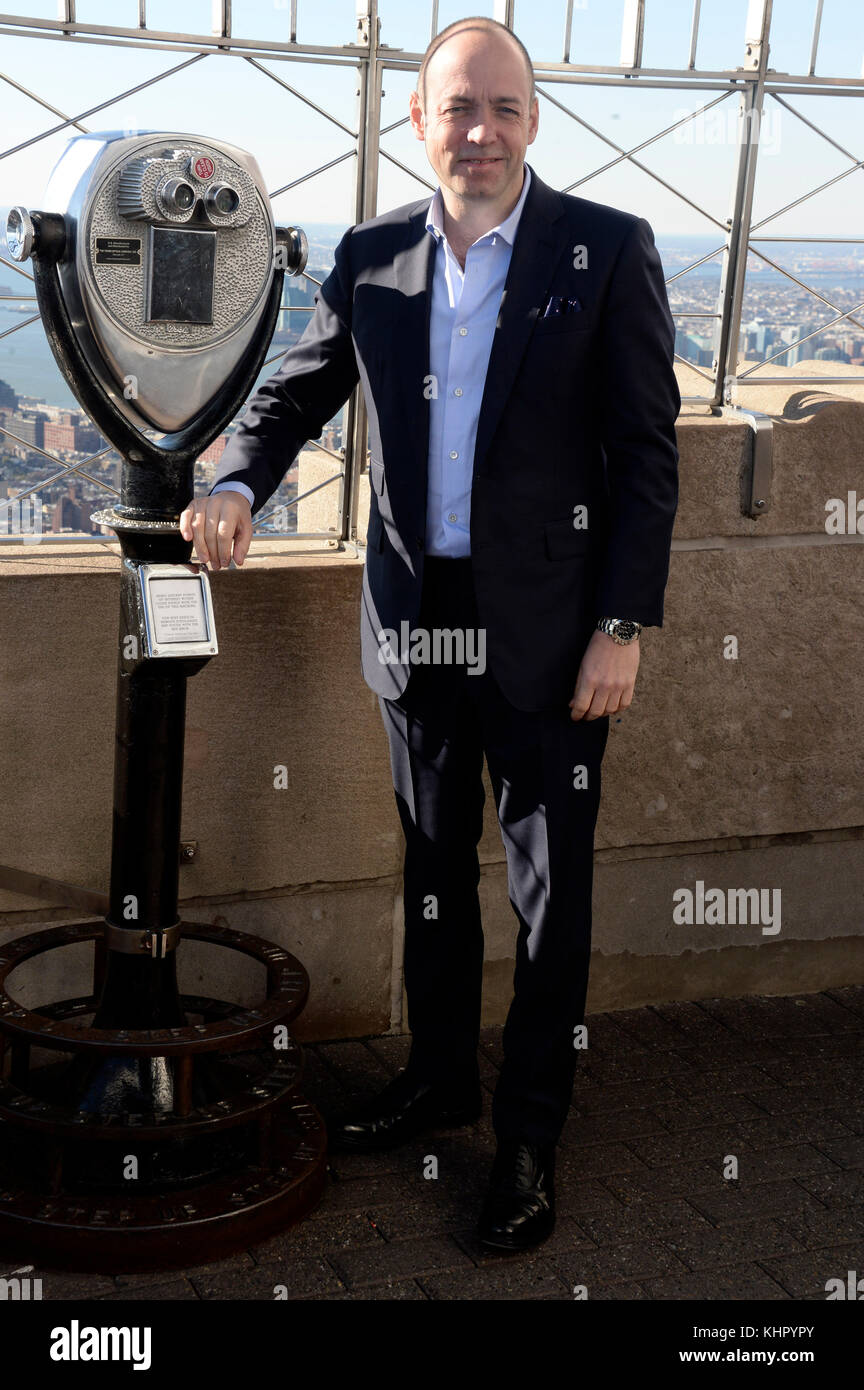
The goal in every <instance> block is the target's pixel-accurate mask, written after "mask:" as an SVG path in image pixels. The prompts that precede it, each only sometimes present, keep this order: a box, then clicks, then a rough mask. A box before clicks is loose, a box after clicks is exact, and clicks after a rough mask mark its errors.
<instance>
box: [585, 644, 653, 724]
mask: <svg viewBox="0 0 864 1390" xmlns="http://www.w3.org/2000/svg"><path fill="white" fill-rule="evenodd" d="M638 669H639V638H638V637H637V638H636V639H635V641H633V642H628V644H627V645H626V646H622V645H621V643H620V642H614V641H613V640H612V638H611V637H610V636H609V635H608V634H607V633H605V632H595V633H594V635H593V636H592V638H591V641H590V642H589V643H588V646H587V647H586V648H585V655H584V656H583V658H582V664H581V665H580V667H579V675H578V676H577V678H576V690H575V692H574V695H573V699H572V700H571V701H570V718H571V719H600V718H601V717H602V716H603V715H604V714H617V713H618V712H619V711H620V710H625V709H629V707H630V702H631V700H632V699H633V687H634V686H635V684H636V672H637V671H638Z"/></svg>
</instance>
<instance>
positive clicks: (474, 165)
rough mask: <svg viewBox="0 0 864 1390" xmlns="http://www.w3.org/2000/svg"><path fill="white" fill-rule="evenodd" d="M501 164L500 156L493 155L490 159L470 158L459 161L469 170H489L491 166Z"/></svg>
mask: <svg viewBox="0 0 864 1390" xmlns="http://www.w3.org/2000/svg"><path fill="white" fill-rule="evenodd" d="M501 162H502V160H501V156H500V155H493V156H492V157H491V158H480V159H473V158H472V159H460V160H459V163H460V164H463V165H465V166H466V167H467V168H469V169H488V168H491V166H492V165H493V164H500V163H501Z"/></svg>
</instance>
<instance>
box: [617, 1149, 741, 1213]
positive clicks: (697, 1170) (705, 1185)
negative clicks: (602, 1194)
mask: <svg viewBox="0 0 864 1390" xmlns="http://www.w3.org/2000/svg"><path fill="white" fill-rule="evenodd" d="M603 1181H604V1184H605V1186H606V1187H607V1188H608V1189H609V1191H610V1192H612V1193H613V1194H614V1196H615V1197H616V1198H617V1200H618V1201H619V1202H621V1203H622V1204H623V1205H624V1206H625V1207H631V1206H638V1205H639V1204H640V1203H642V1202H662V1201H665V1200H668V1199H669V1198H670V1197H686V1196H689V1195H690V1194H691V1193H694V1192H711V1191H714V1190H715V1189H716V1188H717V1187H718V1186H719V1185H720V1184H721V1183H722V1181H723V1179H722V1177H721V1176H720V1174H719V1173H718V1172H715V1170H714V1169H713V1168H712V1167H711V1165H710V1164H708V1163H706V1162H705V1161H704V1160H702V1161H699V1162H696V1163H673V1164H670V1165H669V1166H668V1167H666V1166H663V1167H660V1168H645V1169H640V1170H638V1171H636V1172H634V1173H616V1174H612V1175H611V1176H609V1177H606V1178H604V1180H603Z"/></svg>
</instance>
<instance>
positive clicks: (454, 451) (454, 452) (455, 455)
mask: <svg viewBox="0 0 864 1390" xmlns="http://www.w3.org/2000/svg"><path fill="white" fill-rule="evenodd" d="M450 457H451V459H458V457H459V451H458V450H457V449H451V450H450Z"/></svg>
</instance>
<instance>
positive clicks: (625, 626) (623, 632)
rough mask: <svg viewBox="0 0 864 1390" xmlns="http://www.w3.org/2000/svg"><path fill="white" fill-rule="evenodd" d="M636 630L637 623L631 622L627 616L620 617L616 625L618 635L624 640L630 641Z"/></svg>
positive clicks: (637, 629)
mask: <svg viewBox="0 0 864 1390" xmlns="http://www.w3.org/2000/svg"><path fill="white" fill-rule="evenodd" d="M638 631H639V628H638V625H637V624H636V623H634V622H631V621H630V619H629V618H622V619H621V621H620V622H619V624H618V627H617V633H618V636H619V637H623V638H624V640H625V642H629V641H631V640H632V639H633V638H634V637H635V636H636V634H637V632H638Z"/></svg>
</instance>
